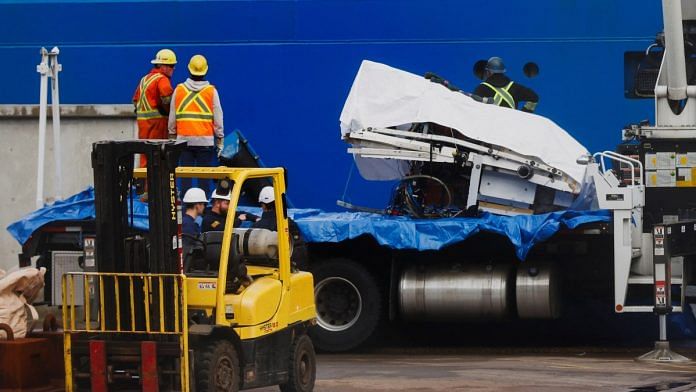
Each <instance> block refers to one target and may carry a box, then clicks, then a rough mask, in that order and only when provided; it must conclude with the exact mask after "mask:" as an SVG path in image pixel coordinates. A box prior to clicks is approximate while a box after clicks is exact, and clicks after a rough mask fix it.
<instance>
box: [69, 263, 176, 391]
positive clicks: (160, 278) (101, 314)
mask: <svg viewBox="0 0 696 392" xmlns="http://www.w3.org/2000/svg"><path fill="white" fill-rule="evenodd" d="M80 281H81V282H82V285H83V287H84V289H83V290H82V293H76V291H78V290H76V289H77V286H76V283H77V282H80ZM61 284H62V292H63V307H62V311H63V329H64V335H63V336H64V337H63V338H64V359H65V376H66V377H65V378H66V385H65V389H66V391H67V392H71V391H73V390H74V385H73V369H72V347H71V346H72V336H73V335H75V334H85V333H89V334H94V335H97V336H99V335H100V334H104V335H103V336H107V335H109V334H114V333H116V334H124V333H125V334H140V335H143V334H144V335H169V336H177V337H178V341H179V350H180V353H179V362H180V372H181V373H180V374H181V377H180V379H181V390H182V391H188V390H189V380H188V378H189V377H188V374H189V372H188V369H189V353H188V323H187V316H186V309H187V298H186V277H185V276H184V275H177V274H145V273H108V272H103V273H97V272H71V273H66V274H65V275H63V279H62V282H61ZM165 287H172V288H173V292H174V296H173V297H172V298H167V297H166V296H165V294H166V292H167V290H165ZM107 292H108V293H113V295H114V301H115V304H116V306H115V307H113V308H111V310H112V312H107V309H106V306H105V301H104V296H105V293H107ZM124 293H126V294H127V297H126V299H125V300H124V301H121V297H123V296H124V295H123V294H124ZM77 295H82V296H83V299H84V315H77V314H76V296H77ZM92 297H93V298H92ZM167 301H169V302H170V304H171V305H172V308H173V309H174V318H173V323H172V322H168V320H172V318H171V317H167V315H166V314H165V309H169V306H165V305H166V304H165V303H166V302H167ZM93 316H94V317H93ZM144 343H152V344H153V346H154V342H144ZM89 345H90V357H91V356H93V355H94V356H98V355H101V356H103V357H104V359H106V358H105V355H106V354H105V350H104V341H98V340H93V341H90V343H89ZM145 347H147V345H143V353H144V352H145V351H146V348H145ZM150 347H152V346H150ZM153 350H154V351H152V352H151V353H152V354H154V356H152V355H150V356H149V357H150V358H149V359H146V358H145V357H146V356H145V355H143V376H144V377H143V385H145V383H146V381H147V380H146V379H147V375H146V374H145V373H146V370H147V369H148V368H149V369H150V371H154V374H155V376H154V377H155V378H154V382H155V383H156V382H157V379H156V371H157V361H156V348H153ZM146 361H150V362H152V361H154V362H152V363H151V364H150V365H151V366H148V364H146V363H145V362H146ZM92 362H93V366H94V363H99V362H100V361H92ZM104 363H106V361H104ZM93 370H94V369H93ZM93 373H95V372H94V371H93ZM96 373H101V372H99V371H97V372H96ZM95 383H96V384H97V385H104V386H105V385H106V376H105V375H104V376H103V377H93V378H92V386H93V390H99V388H98V387H97V385H95Z"/></svg>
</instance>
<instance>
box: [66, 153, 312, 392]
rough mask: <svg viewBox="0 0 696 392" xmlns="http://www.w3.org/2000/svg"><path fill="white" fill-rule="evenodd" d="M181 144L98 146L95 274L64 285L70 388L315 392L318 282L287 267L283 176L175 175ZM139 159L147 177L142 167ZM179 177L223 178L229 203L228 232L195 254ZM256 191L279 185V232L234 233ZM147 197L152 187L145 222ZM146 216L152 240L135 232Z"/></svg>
mask: <svg viewBox="0 0 696 392" xmlns="http://www.w3.org/2000/svg"><path fill="white" fill-rule="evenodd" d="M184 147H185V144H183V143H179V142H174V141H159V142H154V141H123V142H100V143H95V144H94V146H93V150H92V166H93V169H94V183H95V185H94V192H95V209H96V211H95V214H96V238H95V241H94V243H93V244H92V245H94V248H93V251H92V250H91V249H86V250H85V260H84V265H85V268H86V269H87V270H88V271H87V272H82V273H68V274H65V275H64V276H63V280H62V289H63V326H64V331H65V333H64V347H65V374H66V390H67V391H68V392H70V391H95V392H101V391H116V390H118V391H127V390H133V391H198V392H205V391H237V390H240V389H248V388H256V387H262V386H269V385H279V386H280V389H281V391H311V390H313V387H314V381H315V377H316V360H315V354H314V348H313V346H312V342H311V340H310V339H309V337H308V336H307V334H306V332H307V329H308V328H309V327H310V326H311V325H313V324H314V323H315V316H316V314H315V306H314V288H313V282H312V275H311V274H310V273H307V272H301V271H298V270H297V269H296V268H295V267H294V266H293V265H292V264H291V260H290V256H291V252H292V243H291V238H290V235H289V231H288V220H287V207H286V198H285V186H286V184H285V173H284V170H283V169H282V168H269V169H260V168H254V169H250V168H228V167H217V168H208V167H197V168H193V167H177V162H178V160H179V155H180V153H181V151H182V150H183V148H184ZM136 154H143V155H145V156H146V157H147V168H144V169H135V170H134V168H133V162H134V156H135V155H136ZM177 178H198V179H201V180H211V179H212V180H215V181H216V182H217V184H218V185H217V189H216V191H217V192H218V194H226V193H227V192H229V195H230V200H231V201H230V205H229V211H228V213H227V218H226V219H227V220H226V224H225V227H224V230H222V231H212V232H206V233H203V234H201V235H200V236H197V237H195V238H190V239H189V241H187V242H189V243H190V244H191V245H189V246H187V248H182V233H181V207H180V205H179V202H178V197H177V186H176V179H177ZM254 181H256V182H258V181H264V182H266V183H270V184H272V185H273V187H274V190H275V200H277V202H276V203H275V208H276V217H277V228H278V229H277V231H275V232H273V231H269V230H264V229H251V228H246V229H243V228H234V227H233V222H234V218H235V211H237V207H238V204H239V201H240V199H241V198H243V197H244V196H245V193H249V192H248V188H249V187H248V185H249V184H252V183H253V182H254ZM143 185H144V186H143ZM145 187H146V188H145ZM138 188H140V189H142V188H145V189H147V195H148V201H147V207H148V208H147V212H148V213H147V217H146V218H143V216H142V214H143V211H139V210H138V205H139V204H142V203H138V202H137V200H138V198H139V196H138V194H137V192H135V191H134V190H135V189H138ZM248 196H253V195H248ZM138 214H141V216H140V217H139V218H140V219H146V220H147V222H148V226H149V227H148V230H143V229H142V228H138V227H137V226H138V225H137V224H135V218H136V217H138ZM90 244H91V243H90Z"/></svg>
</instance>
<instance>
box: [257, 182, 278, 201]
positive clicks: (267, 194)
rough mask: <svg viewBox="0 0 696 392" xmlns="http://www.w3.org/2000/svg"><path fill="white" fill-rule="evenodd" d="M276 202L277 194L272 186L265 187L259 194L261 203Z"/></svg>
mask: <svg viewBox="0 0 696 392" xmlns="http://www.w3.org/2000/svg"><path fill="white" fill-rule="evenodd" d="M274 201H275V192H274V191H273V187H272V186H265V187H263V189H261V192H259V203H265V204H268V203H273V202H274Z"/></svg>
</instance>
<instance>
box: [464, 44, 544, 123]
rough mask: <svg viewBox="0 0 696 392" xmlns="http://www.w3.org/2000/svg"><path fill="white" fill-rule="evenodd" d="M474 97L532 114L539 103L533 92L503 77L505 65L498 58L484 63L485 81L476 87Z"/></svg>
mask: <svg viewBox="0 0 696 392" xmlns="http://www.w3.org/2000/svg"><path fill="white" fill-rule="evenodd" d="M474 95H478V96H479V97H491V98H493V104H495V105H498V106H503V107H507V108H513V109H517V107H518V105H519V104H520V103H521V102H524V105H523V106H522V107H521V108H520V110H522V111H523V112H529V113H533V112H534V110H535V109H536V107H537V103H538V102H539V96H538V95H537V93H535V92H534V90H532V89H530V88H528V87H525V86H523V85H521V84H519V83H517V82H513V81H512V80H511V79H510V78H508V77H507V76H506V75H505V63H503V59H501V58H500V57H491V58H490V59H488V62H487V63H486V73H485V80H484V81H483V82H482V83H481V84H479V85H478V87H476V90H474Z"/></svg>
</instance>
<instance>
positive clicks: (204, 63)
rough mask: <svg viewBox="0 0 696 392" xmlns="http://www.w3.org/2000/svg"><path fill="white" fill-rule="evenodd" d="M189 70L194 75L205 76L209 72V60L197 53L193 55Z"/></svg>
mask: <svg viewBox="0 0 696 392" xmlns="http://www.w3.org/2000/svg"><path fill="white" fill-rule="evenodd" d="M188 69H189V72H191V75H193V76H204V75H205V74H207V73H208V60H206V59H205V57H203V56H201V55H200V54H197V55H195V56H193V57H191V61H189V64H188Z"/></svg>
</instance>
